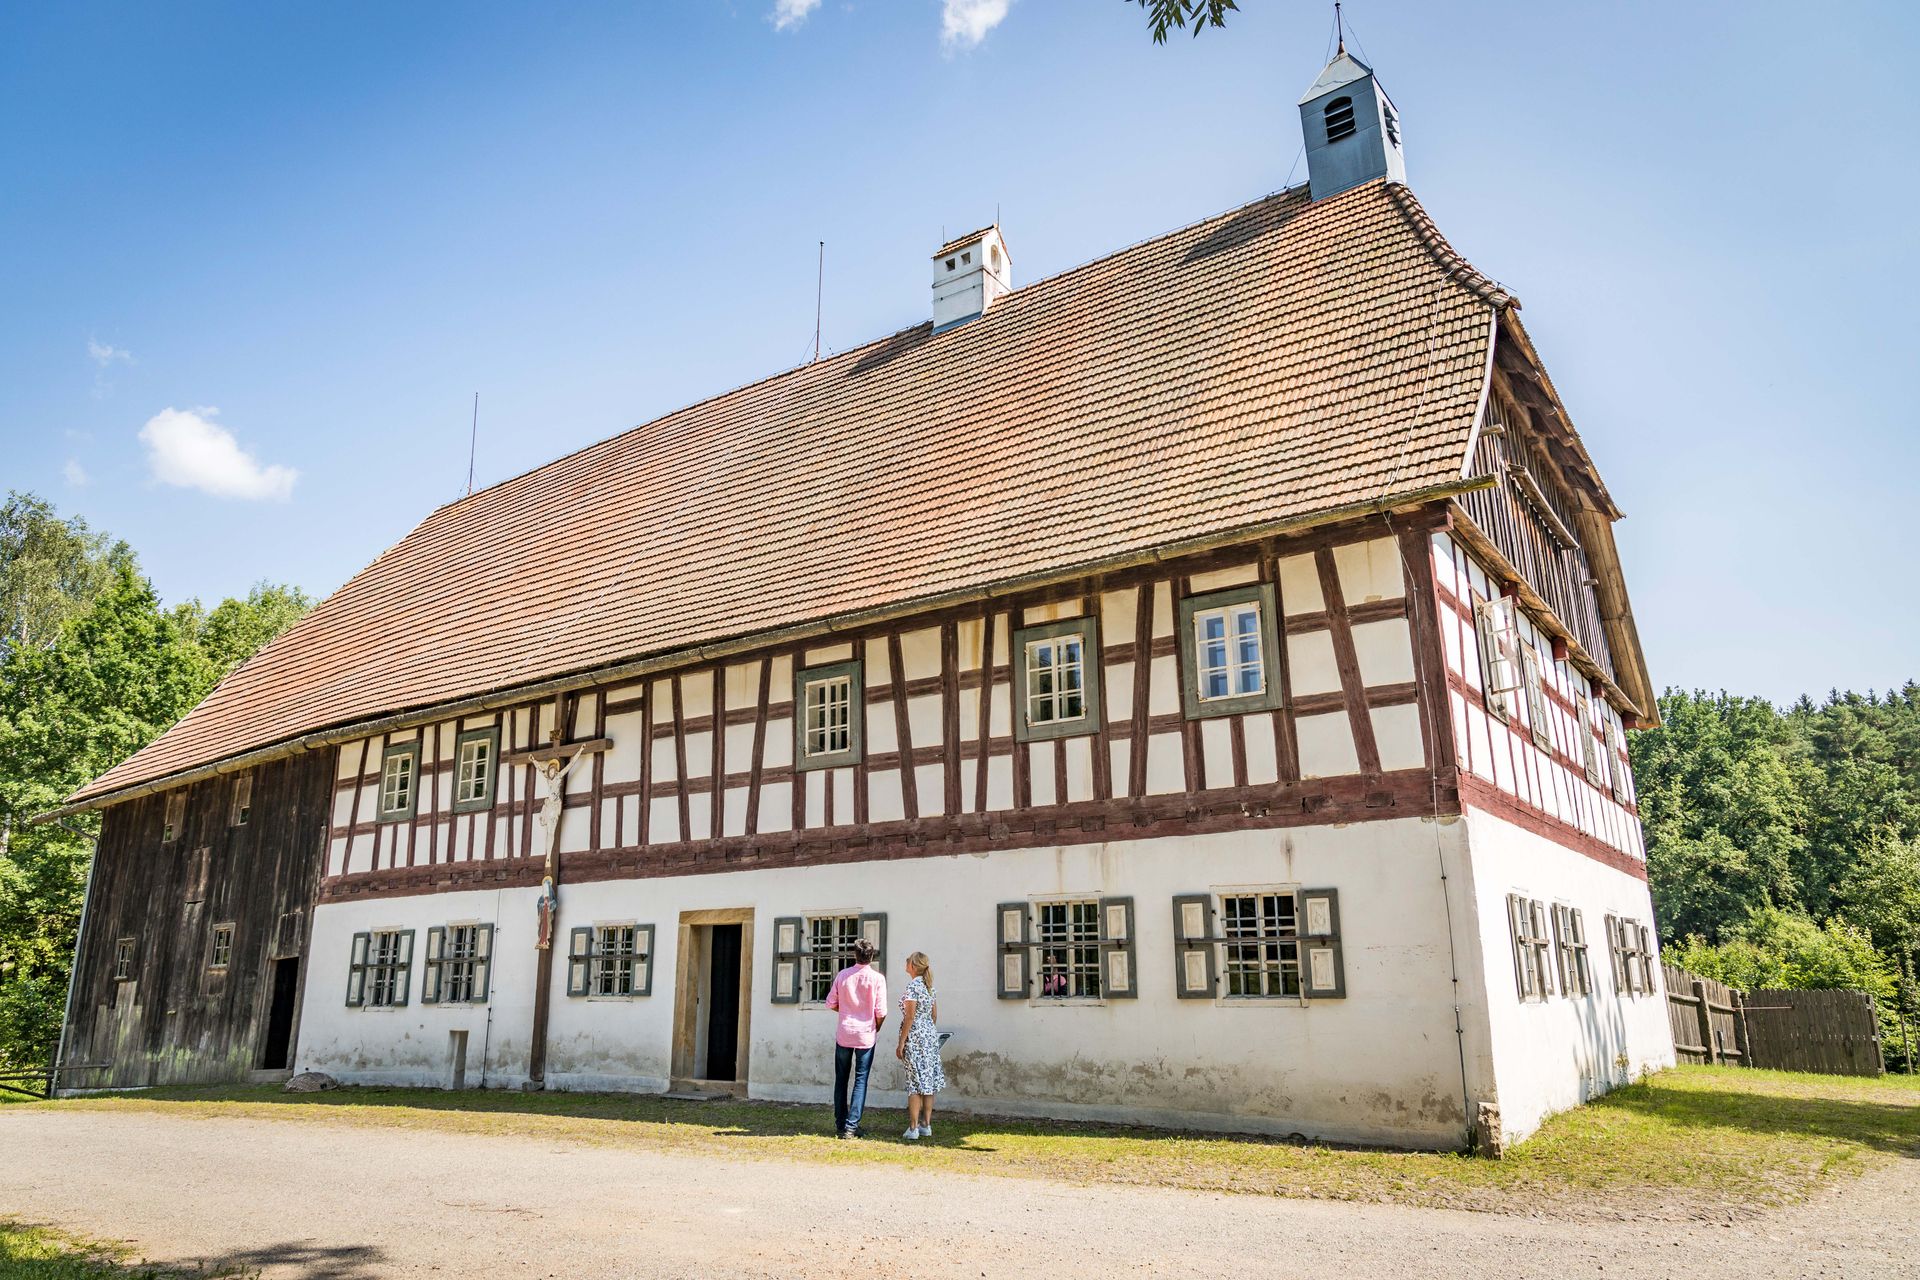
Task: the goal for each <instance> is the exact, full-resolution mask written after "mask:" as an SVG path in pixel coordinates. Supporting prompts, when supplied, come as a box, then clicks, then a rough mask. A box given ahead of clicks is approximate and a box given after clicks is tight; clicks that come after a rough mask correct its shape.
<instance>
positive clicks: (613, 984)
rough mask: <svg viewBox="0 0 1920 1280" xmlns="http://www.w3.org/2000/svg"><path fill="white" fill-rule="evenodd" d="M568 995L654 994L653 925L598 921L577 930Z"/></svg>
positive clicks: (569, 961)
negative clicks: (601, 922) (599, 922)
mask: <svg viewBox="0 0 1920 1280" xmlns="http://www.w3.org/2000/svg"><path fill="white" fill-rule="evenodd" d="M567 994H568V995H570V996H590V997H604V998H624V997H628V996H650V995H652V994H653V926H652V925H650V924H632V923H629V922H625V921H623V922H621V923H619V924H596V925H591V926H583V927H581V928H578V929H575V930H574V931H573V937H572V942H571V945H570V946H569V947H568V950H567Z"/></svg>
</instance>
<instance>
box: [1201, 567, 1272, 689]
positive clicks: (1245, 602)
mask: <svg viewBox="0 0 1920 1280" xmlns="http://www.w3.org/2000/svg"><path fill="white" fill-rule="evenodd" d="M1180 620H1181V633H1180V647H1181V656H1182V657H1183V658H1184V659H1185V660H1186V666H1187V673H1188V674H1187V679H1186V687H1185V688H1184V689H1183V690H1182V693H1183V697H1184V700H1185V704H1186V713H1187V715H1188V716H1190V717H1191V716H1210V715H1234V714H1238V713H1240V712H1246V711H1262V710H1270V709H1272V708H1273V707H1276V706H1278V705H1279V700H1278V696H1277V693H1276V690H1277V681H1276V678H1275V677H1276V674H1277V673H1276V672H1275V670H1274V666H1275V663H1276V661H1277V660H1276V658H1275V648H1274V638H1273V626H1274V596H1273V588H1272V586H1271V585H1267V584H1262V585H1257V586H1251V587H1236V588H1234V589H1232V590H1229V591H1216V592H1213V593H1212V594H1210V595H1204V596H1189V597H1188V598H1187V599H1185V600H1182V601H1181V602H1180Z"/></svg>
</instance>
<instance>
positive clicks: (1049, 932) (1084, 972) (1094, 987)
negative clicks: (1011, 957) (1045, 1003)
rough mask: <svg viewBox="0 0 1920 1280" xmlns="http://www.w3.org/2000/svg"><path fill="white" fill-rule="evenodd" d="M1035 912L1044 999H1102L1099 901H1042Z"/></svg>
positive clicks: (1042, 997) (1087, 899)
mask: <svg viewBox="0 0 1920 1280" xmlns="http://www.w3.org/2000/svg"><path fill="white" fill-rule="evenodd" d="M1034 915H1035V923H1036V926H1037V927H1036V929H1035V935H1036V940H1037V942H1038V943H1039V946H1038V948H1037V950H1038V960H1039V966H1038V968H1039V978H1040V992H1039V994H1040V997H1041V999H1043V1000H1097V999H1099V998H1100V994H1101V983H1100V903H1099V901H1098V900H1097V899H1093V898H1086V899H1082V900H1080V901H1077V902H1042V903H1039V904H1037V905H1036V907H1035V909H1034Z"/></svg>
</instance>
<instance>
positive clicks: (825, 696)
mask: <svg viewBox="0 0 1920 1280" xmlns="http://www.w3.org/2000/svg"><path fill="white" fill-rule="evenodd" d="M793 683H794V693H793V702H794V709H795V714H794V733H795V742H794V753H793V758H794V763H795V765H796V766H797V767H798V768H800V769H830V768H834V767H835V766H838V765H848V764H857V763H858V762H859V760H860V750H861V742H862V738H863V736H864V724H865V716H864V712H865V707H864V703H865V699H866V687H865V683H864V681H863V680H862V673H861V664H860V663H859V661H857V660H855V661H852V662H836V663H833V664H831V665H828V666H819V667H805V668H800V669H796V670H795V671H794V674H793Z"/></svg>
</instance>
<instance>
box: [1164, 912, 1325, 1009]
mask: <svg viewBox="0 0 1920 1280" xmlns="http://www.w3.org/2000/svg"><path fill="white" fill-rule="evenodd" d="M1339 902H1340V895H1339V891H1338V890H1335V889H1294V888H1289V887H1284V886H1272V887H1266V886H1256V887H1248V888H1225V889H1217V890H1215V891H1214V892H1212V893H1186V894H1179V895H1177V896H1176V897H1175V898H1174V899H1173V925H1174V955H1173V972H1174V994H1175V995H1177V996H1178V997H1179V998H1180V999H1182V1000H1212V999H1221V1000H1228V1001H1248V1000H1251V1001H1260V1000H1267V1001H1275V1002H1281V1003H1288V1002H1291V1003H1300V1002H1302V1001H1307V1000H1324V999H1340V998H1342V997H1344V996H1345V995H1346V994H1347V982H1346V972H1345V962H1344V960H1343V958H1342V954H1341V946H1340V906H1339Z"/></svg>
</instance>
